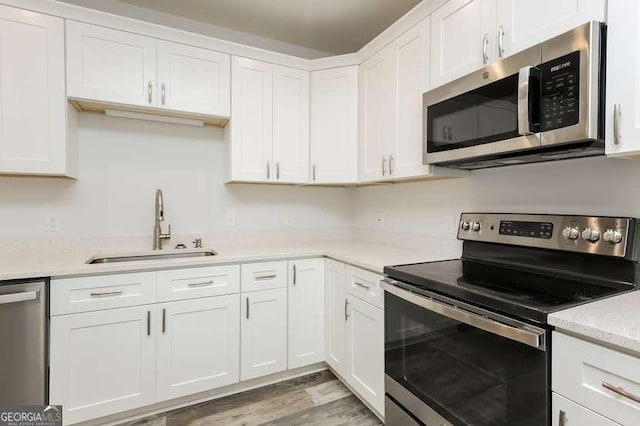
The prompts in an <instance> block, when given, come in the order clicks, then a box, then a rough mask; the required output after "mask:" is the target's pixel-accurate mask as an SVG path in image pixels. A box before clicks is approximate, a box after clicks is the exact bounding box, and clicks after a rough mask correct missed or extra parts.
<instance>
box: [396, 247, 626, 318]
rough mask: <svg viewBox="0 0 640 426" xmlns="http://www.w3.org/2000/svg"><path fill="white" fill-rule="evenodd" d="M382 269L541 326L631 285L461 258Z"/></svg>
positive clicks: (408, 284) (417, 287) (410, 283)
mask: <svg viewBox="0 0 640 426" xmlns="http://www.w3.org/2000/svg"><path fill="white" fill-rule="evenodd" d="M384 272H385V274H386V275H388V276H389V277H390V278H391V279H394V280H397V281H400V283H398V284H397V285H399V286H401V287H405V288H408V289H409V290H412V291H415V292H418V293H419V292H420V291H425V290H426V291H430V292H435V293H440V294H443V295H446V296H450V297H453V298H457V299H459V300H462V301H465V302H468V303H471V304H474V305H478V306H481V307H484V308H487V309H490V310H493V311H496V312H500V313H504V314H508V315H512V316H517V317H519V318H521V319H525V320H530V321H534V322H537V323H541V324H546V323H547V316H548V314H549V313H551V312H555V311H558V310H561V309H566V308H568V307H571V306H575V305H579V304H582V303H585V302H588V301H592V300H595V299H599V298H603V297H607V296H611V295H614V294H618V293H621V292H623V291H627V290H630V289H631V288H629V287H628V286H623V285H616V284H615V283H606V284H594V283H588V282H585V281H583V280H578V279H568V278H565V277H559V276H554V275H553V274H551V273H550V274H543V273H534V272H530V271H522V270H517V269H512V268H509V267H503V266H495V265H491V264H486V263H482V262H478V261H474V260H460V259H458V260H446V261H440V262H427V263H417V264H411V265H399V266H388V267H385V268H384Z"/></svg>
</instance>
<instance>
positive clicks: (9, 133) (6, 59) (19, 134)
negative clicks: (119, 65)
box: [0, 6, 75, 175]
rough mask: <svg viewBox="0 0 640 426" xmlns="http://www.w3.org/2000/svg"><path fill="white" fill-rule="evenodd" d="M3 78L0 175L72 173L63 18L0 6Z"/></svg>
mask: <svg viewBox="0 0 640 426" xmlns="http://www.w3.org/2000/svg"><path fill="white" fill-rule="evenodd" d="M0 77H1V78H0V128H1V129H2V131H1V132H0V173H12V174H47V175H74V174H75V162H74V158H73V155H72V154H73V153H74V151H73V149H74V148H73V140H72V139H71V138H70V137H69V135H67V129H66V123H67V120H68V119H69V120H71V119H73V118H75V111H74V110H73V109H72V108H69V111H67V102H66V98H65V77H64V24H63V20H62V19H61V18H56V17H52V16H48V15H41V14H39V13H33V12H29V11H25V10H20V9H15V8H12V7H6V6H0ZM67 114H69V116H67ZM73 130H75V128H74V126H70V131H73ZM67 139H69V140H67Z"/></svg>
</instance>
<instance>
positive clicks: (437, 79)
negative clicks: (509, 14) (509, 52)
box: [431, 0, 539, 88]
mask: <svg viewBox="0 0 640 426" xmlns="http://www.w3.org/2000/svg"><path fill="white" fill-rule="evenodd" d="M537 22H538V23H539V20H537ZM495 40H496V0H449V1H448V2H447V3H445V4H444V5H442V6H441V7H440V8H438V9H437V10H435V11H434V12H433V14H432V15H431V87H432V88H433V87H436V86H440V85H441V84H444V83H446V82H448V81H450V80H453V79H455V78H458V77H461V76H463V75H465V74H468V73H470V72H471V71H473V70H475V69H478V68H481V67H482V66H484V65H485V64H489V63H491V62H493V61H494V60H495V54H494V52H495V47H494V46H495Z"/></svg>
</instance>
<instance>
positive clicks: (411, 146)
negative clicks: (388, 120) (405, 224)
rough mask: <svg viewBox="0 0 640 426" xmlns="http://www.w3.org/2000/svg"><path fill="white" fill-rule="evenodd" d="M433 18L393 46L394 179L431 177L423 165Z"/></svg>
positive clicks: (391, 171) (391, 162) (391, 156)
mask: <svg viewBox="0 0 640 426" xmlns="http://www.w3.org/2000/svg"><path fill="white" fill-rule="evenodd" d="M429 37H430V34H429V19H425V20H424V21H422V22H420V23H419V24H417V25H416V26H414V27H413V28H411V29H410V30H408V31H407V32H406V33H404V34H403V35H402V36H400V37H399V38H398V39H396V40H395V41H394V43H393V52H394V54H395V63H396V69H397V73H398V76H397V79H396V80H397V82H396V91H397V95H396V96H397V111H396V137H395V138H394V140H393V145H392V147H391V150H390V152H389V175H390V176H391V177H393V178H406V177H416V176H420V175H427V174H428V173H429V166H425V165H423V164H422V162H423V160H422V159H423V155H422V147H423V141H422V139H423V133H422V128H423V126H422V94H423V93H424V92H426V91H427V90H428V88H429V63H428V58H429Z"/></svg>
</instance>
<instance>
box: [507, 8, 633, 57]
mask: <svg viewBox="0 0 640 426" xmlns="http://www.w3.org/2000/svg"><path fill="white" fill-rule="evenodd" d="M610 3H619V2H618V1H616V0H614V1H612V2H610ZM497 7H498V9H497V17H498V18H497V19H498V21H497V22H498V28H497V31H498V32H497V35H496V37H497V39H496V40H497V42H496V53H497V57H498V58H501V57H505V56H509V55H511V54H513V53H516V52H518V51H520V50H523V49H526V48H527V47H531V46H533V45H534V44H536V43H540V42H543V41H545V40H547V39H549V38H551V37H554V36H556V35H558V34H561V33H563V32H565V31H568V30H571V29H572V28H574V27H577V26H578V25H580V24H583V23H585V22H588V21H604V20H605V0H571V1H570V0H563V1H558V0H497ZM626 7H627V6H626V5H625V8H626Z"/></svg>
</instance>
